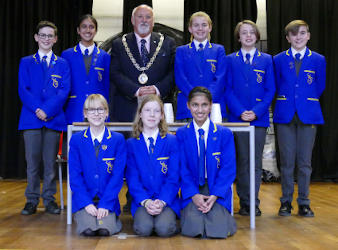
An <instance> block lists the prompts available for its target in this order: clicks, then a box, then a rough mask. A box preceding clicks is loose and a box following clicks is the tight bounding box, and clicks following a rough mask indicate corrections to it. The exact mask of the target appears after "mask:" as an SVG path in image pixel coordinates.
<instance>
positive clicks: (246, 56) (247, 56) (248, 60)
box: [245, 53, 251, 64]
mask: <svg viewBox="0 0 338 250" xmlns="http://www.w3.org/2000/svg"><path fill="white" fill-rule="evenodd" d="M250 57H251V55H250V53H246V55H245V58H246V60H245V63H246V64H250Z"/></svg>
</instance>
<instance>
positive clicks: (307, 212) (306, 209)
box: [298, 205, 315, 217]
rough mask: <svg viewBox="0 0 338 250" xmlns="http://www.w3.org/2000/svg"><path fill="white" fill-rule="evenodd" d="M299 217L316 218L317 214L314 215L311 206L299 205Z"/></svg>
mask: <svg viewBox="0 0 338 250" xmlns="http://www.w3.org/2000/svg"><path fill="white" fill-rule="evenodd" d="M298 215H299V216H303V217H314V216H315V214H314V213H313V211H312V210H311V208H310V206H309V205H299V206H298Z"/></svg>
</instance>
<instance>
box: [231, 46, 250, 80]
mask: <svg viewBox="0 0 338 250" xmlns="http://www.w3.org/2000/svg"><path fill="white" fill-rule="evenodd" d="M235 64H236V66H235V68H239V69H240V71H241V72H242V74H243V76H244V78H245V79H246V80H247V81H248V80H249V78H250V69H251V65H247V64H245V63H244V61H243V54H242V51H241V50H239V51H238V52H237V53H236V60H235Z"/></svg>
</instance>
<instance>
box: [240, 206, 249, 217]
mask: <svg viewBox="0 0 338 250" xmlns="http://www.w3.org/2000/svg"><path fill="white" fill-rule="evenodd" d="M238 213H239V214H240V215H243V216H249V215H250V207H249V206H245V205H244V206H241V208H240V209H239V211H238Z"/></svg>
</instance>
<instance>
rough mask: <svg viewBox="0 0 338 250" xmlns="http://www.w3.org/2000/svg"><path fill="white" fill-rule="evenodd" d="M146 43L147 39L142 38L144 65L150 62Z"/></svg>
mask: <svg viewBox="0 0 338 250" xmlns="http://www.w3.org/2000/svg"><path fill="white" fill-rule="evenodd" d="M146 43H147V41H146V40H145V39H141V58H142V62H143V66H146V65H147V63H148V62H149V57H148V55H149V53H148V50H147V48H146Z"/></svg>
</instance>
